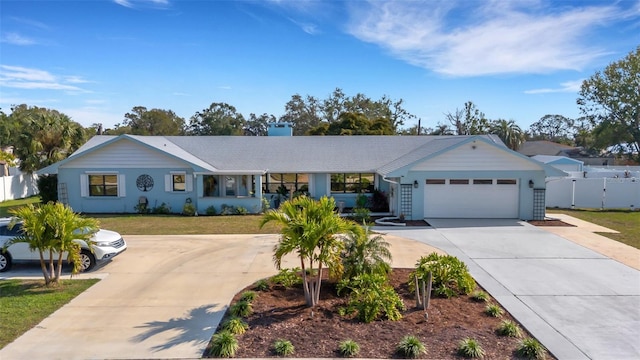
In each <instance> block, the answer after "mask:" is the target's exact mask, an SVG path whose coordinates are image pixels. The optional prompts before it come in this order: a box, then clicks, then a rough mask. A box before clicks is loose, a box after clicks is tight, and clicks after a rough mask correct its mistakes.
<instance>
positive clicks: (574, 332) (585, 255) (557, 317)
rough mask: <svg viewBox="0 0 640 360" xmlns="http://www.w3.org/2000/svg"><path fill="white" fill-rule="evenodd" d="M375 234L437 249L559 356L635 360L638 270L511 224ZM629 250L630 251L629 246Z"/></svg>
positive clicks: (449, 222)
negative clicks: (465, 268)
mask: <svg viewBox="0 0 640 360" xmlns="http://www.w3.org/2000/svg"><path fill="white" fill-rule="evenodd" d="M428 221H429V223H430V224H431V225H432V226H433V228H431V229H411V228H403V229H400V228H394V229H388V228H380V229H378V230H379V231H382V232H385V233H387V234H392V235H395V236H400V237H403V238H408V239H414V240H417V241H420V242H423V243H425V244H429V245H432V246H435V247H438V248H440V249H442V250H444V251H445V252H447V253H449V254H451V255H454V256H456V257H458V258H459V259H461V260H462V261H464V262H465V263H466V264H467V265H468V267H469V270H470V271H471V273H472V275H473V276H474V277H475V279H476V280H477V281H478V283H479V284H480V285H482V286H483V287H484V288H485V289H486V290H487V291H488V292H489V293H491V295H492V296H493V297H494V298H496V300H497V301H499V302H500V303H501V304H502V305H503V306H504V307H505V308H506V309H507V310H508V311H509V312H510V313H511V314H512V315H514V316H515V318H516V319H518V321H520V322H521V323H522V325H523V326H524V327H525V328H527V330H529V331H530V332H531V333H532V334H533V335H534V336H535V337H536V338H538V339H539V340H540V341H541V342H542V343H543V344H544V345H545V346H546V347H547V348H548V349H549V350H550V351H551V353H553V354H554V355H555V356H556V357H558V358H559V359H639V358H640V272H639V271H638V270H636V269H633V268H631V267H629V266H627V265H624V264H622V263H620V262H618V261H615V260H612V259H610V258H608V257H605V256H603V255H600V254H599V253H596V252H594V251H592V250H589V249H587V248H585V247H583V246H580V245H578V244H576V243H574V242H571V241H569V240H567V239H564V238H562V237H560V236H557V235H554V234H552V233H549V232H547V231H545V230H542V229H540V228H537V227H535V226H532V225H529V224H527V223H525V222H521V221H517V220H475V219H456V220H453V219H433V220H428ZM634 250H635V249H634Z"/></svg>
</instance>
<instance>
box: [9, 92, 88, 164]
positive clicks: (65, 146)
mask: <svg viewBox="0 0 640 360" xmlns="http://www.w3.org/2000/svg"><path fill="white" fill-rule="evenodd" d="M10 119H11V120H12V121H14V122H16V123H17V124H19V126H20V133H19V134H17V135H16V136H14V137H12V140H13V141H12V142H13V144H12V145H14V147H15V150H14V151H15V155H16V157H17V158H18V159H20V169H21V170H22V171H25V172H29V173H31V172H34V171H36V170H38V169H41V168H43V167H45V166H48V165H51V164H53V163H56V162H58V161H60V160H63V159H65V158H66V157H68V156H69V155H71V153H72V152H73V151H75V150H76V149H78V148H79V147H80V146H81V145H82V144H84V142H85V141H86V135H85V132H84V129H83V127H82V126H80V124H78V123H76V122H74V121H72V120H71V118H70V117H68V116H67V115H65V114H63V113H60V112H58V111H56V110H50V109H45V108H38V107H27V106H26V105H19V106H16V107H15V108H13V113H12V114H11V115H10Z"/></svg>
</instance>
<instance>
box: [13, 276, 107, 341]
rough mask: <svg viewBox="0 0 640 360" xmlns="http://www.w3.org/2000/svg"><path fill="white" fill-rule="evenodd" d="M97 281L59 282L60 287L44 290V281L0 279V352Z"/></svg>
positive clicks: (45, 288)
mask: <svg viewBox="0 0 640 360" xmlns="http://www.w3.org/2000/svg"><path fill="white" fill-rule="evenodd" d="M98 281H99V280H98V279H89V280H62V282H61V286H58V287H46V286H44V280H17V279H10V280H0V349H2V348H3V347H5V346H6V345H7V344H9V343H10V342H12V341H13V340H15V339H16V338H18V337H19V336H20V335H22V334H23V333H25V332H26V331H27V330H29V329H31V328H32V327H34V326H36V325H37V324H38V323H40V322H41V321H42V320H44V319H45V318H46V317H47V316H49V315H51V314H52V313H53V312H54V311H56V310H58V309H59V308H60V307H62V306H63V305H64V304H66V303H68V302H69V301H71V299H73V298H74V297H76V296H78V294H80V293H82V292H83V291H85V290H86V289H87V288H89V287H90V286H91V285H93V284H95V283H96V282H98Z"/></svg>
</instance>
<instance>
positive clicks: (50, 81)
mask: <svg viewBox="0 0 640 360" xmlns="http://www.w3.org/2000/svg"><path fill="white" fill-rule="evenodd" d="M80 79H81V78H80V77H77V76H67V77H59V76H55V75H53V74H51V73H49V72H48V71H44V70H39V69H32V68H26V67H22V66H10V65H0V86H2V87H7V88H14V89H31V90H33V89H42V90H65V91H72V92H88V91H87V90H85V89H82V88H79V87H77V86H75V85H70V83H78V82H79V80H80ZM82 82H86V81H82Z"/></svg>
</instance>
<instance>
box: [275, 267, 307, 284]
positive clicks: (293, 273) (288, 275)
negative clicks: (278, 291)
mask: <svg viewBox="0 0 640 360" xmlns="http://www.w3.org/2000/svg"><path fill="white" fill-rule="evenodd" d="M299 272H300V268H293V269H280V271H279V272H278V274H277V275H274V276H272V277H271V282H273V283H274V284H278V285H282V286H284V287H286V288H290V287H293V286H294V285H299V284H302V278H301V277H300V275H298V273H299Z"/></svg>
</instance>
